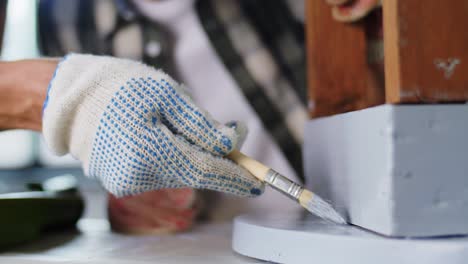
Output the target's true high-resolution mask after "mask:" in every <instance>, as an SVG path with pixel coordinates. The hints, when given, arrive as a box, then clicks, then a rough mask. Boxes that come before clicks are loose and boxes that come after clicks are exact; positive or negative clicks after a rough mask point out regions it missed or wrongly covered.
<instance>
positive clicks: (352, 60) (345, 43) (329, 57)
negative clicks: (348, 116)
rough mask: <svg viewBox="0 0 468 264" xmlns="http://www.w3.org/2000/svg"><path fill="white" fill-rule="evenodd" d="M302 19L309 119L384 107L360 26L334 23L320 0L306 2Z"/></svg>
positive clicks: (326, 6)
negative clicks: (304, 24)
mask: <svg viewBox="0 0 468 264" xmlns="http://www.w3.org/2000/svg"><path fill="white" fill-rule="evenodd" d="M306 17H307V26H306V34H307V61H308V72H307V75H308V86H309V87H308V92H309V110H310V114H311V116H312V117H321V116H328V115H332V114H338V113H343V112H348V111H352V110H358V109H363V108H366V107H370V106H373V105H378V104H381V103H384V96H385V95H384V92H383V81H382V82H379V80H378V78H376V76H375V72H374V69H372V67H371V65H369V63H368V62H367V44H366V30H365V27H364V25H363V22H361V23H353V24H348V23H341V22H337V21H334V20H333V18H332V16H331V8H330V6H329V5H327V4H326V3H325V1H324V0H307V1H306Z"/></svg>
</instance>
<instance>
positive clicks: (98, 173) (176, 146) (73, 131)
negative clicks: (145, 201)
mask: <svg viewBox="0 0 468 264" xmlns="http://www.w3.org/2000/svg"><path fill="white" fill-rule="evenodd" d="M213 100H216V98H213ZM44 107H45V108H44V116H43V133H44V137H45V139H46V142H47V143H48V145H49V146H50V148H51V149H53V150H54V151H55V152H56V153H57V154H65V153H68V152H70V153H71V154H72V155H73V156H75V157H77V158H78V159H80V160H81V161H82V162H83V166H84V170H85V173H86V174H87V175H88V176H92V177H95V178H97V179H99V180H100V181H101V183H102V184H103V186H104V187H105V188H106V189H107V190H109V191H110V192H111V193H113V194H115V195H117V196H124V195H132V194H137V193H141V192H145V191H149V190H154V189H161V188H180V187H193V188H201V189H210V190H215V191H221V192H226V193H231V194H235V195H239V196H256V195H259V194H261V193H262V191H263V184H262V183H261V182H260V181H258V180H257V179H255V178H254V177H253V176H252V175H250V174H249V173H248V172H247V171H246V170H244V169H242V168H241V167H239V166H237V165H236V164H234V163H233V162H231V161H230V160H227V159H225V158H223V156H225V155H227V154H229V153H230V152H231V151H232V150H234V149H235V148H236V147H237V146H238V145H239V144H240V142H241V141H242V138H243V135H242V131H244V129H243V126H242V125H240V124H235V123H233V124H234V125H231V126H225V125H221V124H219V123H218V122H216V121H215V120H213V119H212V118H211V117H210V115H209V114H208V113H206V112H205V111H203V110H201V109H200V108H199V107H197V106H196V105H195V104H194V103H193V102H192V100H191V98H190V97H189V96H188V95H187V94H186V92H185V91H184V89H183V88H182V87H181V86H180V85H179V84H177V83H176V82H175V81H174V80H172V78H170V77H169V76H167V75H166V74H164V73H163V72H161V71H157V70H155V69H153V68H151V67H148V66H145V65H143V64H140V63H136V62H133V61H129V60H123V59H115V58H111V57H99V56H91V55H78V54H72V55H69V56H67V57H66V58H65V59H64V60H63V61H62V62H61V63H60V65H59V66H58V68H57V70H56V74H55V77H54V79H53V80H52V82H51V84H50V87H49V92H48V96H47V99H46V102H45V104H44Z"/></svg>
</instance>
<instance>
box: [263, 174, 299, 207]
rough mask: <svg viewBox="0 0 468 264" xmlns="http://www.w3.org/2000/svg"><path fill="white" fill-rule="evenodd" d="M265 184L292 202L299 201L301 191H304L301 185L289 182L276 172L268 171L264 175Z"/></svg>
mask: <svg viewBox="0 0 468 264" xmlns="http://www.w3.org/2000/svg"><path fill="white" fill-rule="evenodd" d="M265 182H266V183H267V184H269V185H271V187H273V188H274V189H276V190H278V191H280V192H282V193H284V194H286V196H288V197H290V198H291V199H293V200H296V201H297V200H299V197H300V196H301V193H302V191H303V190H304V189H303V188H302V186H301V185H299V184H297V183H295V182H293V181H291V180H290V179H288V178H286V177H285V176H283V175H281V174H279V173H278V172H276V171H274V170H272V169H270V170H268V172H267V174H266V175H265Z"/></svg>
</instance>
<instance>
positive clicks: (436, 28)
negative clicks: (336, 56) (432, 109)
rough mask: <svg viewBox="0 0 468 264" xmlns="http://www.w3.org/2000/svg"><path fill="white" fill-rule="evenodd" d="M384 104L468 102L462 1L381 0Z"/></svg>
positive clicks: (467, 22) (466, 19) (467, 25)
mask: <svg viewBox="0 0 468 264" xmlns="http://www.w3.org/2000/svg"><path fill="white" fill-rule="evenodd" d="M383 12H384V47H385V78H386V83H385V84H386V85H385V87H386V101H387V102H388V103H433V102H460V101H466V100H467V99H468V0H449V1H441V0H424V1H422V0H384V1H383Z"/></svg>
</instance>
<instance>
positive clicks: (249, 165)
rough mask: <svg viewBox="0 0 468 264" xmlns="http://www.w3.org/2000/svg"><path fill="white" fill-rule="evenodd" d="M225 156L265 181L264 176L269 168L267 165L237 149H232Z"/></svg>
mask: <svg viewBox="0 0 468 264" xmlns="http://www.w3.org/2000/svg"><path fill="white" fill-rule="evenodd" d="M227 157H228V158H229V159H231V160H232V161H234V162H235V163H237V164H238V165H239V166H241V167H243V168H244V169H246V170H248V171H249V172H250V173H251V174H252V175H253V176H255V177H256V178H257V179H259V180H261V181H265V176H266V174H267V173H268V170H270V168H268V167H267V166H265V165H263V164H262V163H260V162H258V161H256V160H254V159H252V158H250V157H248V156H246V155H244V154H243V153H241V152H240V151H238V150H233V151H232V152H231V153H230V154H229V155H228V156H227Z"/></svg>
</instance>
